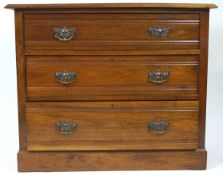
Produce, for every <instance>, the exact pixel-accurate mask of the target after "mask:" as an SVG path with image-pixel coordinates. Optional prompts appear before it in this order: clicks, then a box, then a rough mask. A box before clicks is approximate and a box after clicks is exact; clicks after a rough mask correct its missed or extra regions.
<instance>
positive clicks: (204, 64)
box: [198, 10, 209, 148]
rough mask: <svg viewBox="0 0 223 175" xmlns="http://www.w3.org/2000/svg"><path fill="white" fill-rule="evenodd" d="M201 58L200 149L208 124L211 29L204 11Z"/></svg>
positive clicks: (199, 75) (202, 145) (203, 143)
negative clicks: (209, 37) (209, 43)
mask: <svg viewBox="0 0 223 175" xmlns="http://www.w3.org/2000/svg"><path fill="white" fill-rule="evenodd" d="M200 18H201V29H200V38H201V43H202V44H201V46H200V50H201V53H200V57H199V73H198V86H199V88H198V93H199V102H200V114H199V136H198V138H199V147H200V148H204V147H205V123H206V96H207V95H206V93H207V73H208V29H209V11H208V10H206V11H203V12H202V13H201V15H200Z"/></svg>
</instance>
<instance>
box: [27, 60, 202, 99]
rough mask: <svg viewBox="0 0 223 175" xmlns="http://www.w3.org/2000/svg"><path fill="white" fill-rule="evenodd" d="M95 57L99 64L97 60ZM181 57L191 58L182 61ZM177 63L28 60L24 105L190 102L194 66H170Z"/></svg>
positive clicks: (194, 92)
mask: <svg viewBox="0 0 223 175" xmlns="http://www.w3.org/2000/svg"><path fill="white" fill-rule="evenodd" d="M101 58H102V59H104V60H103V61H102V60H100V59H101ZM183 58H184V59H187V60H189V59H192V58H193V59H196V58H195V57H185V56H184V57H183ZM183 58H181V57H174V58H173V59H172V61H171V60H169V61H162V59H163V60H164V59H166V60H168V59H171V58H170V57H166V58H165V57H161V58H160V57H140V56H138V57H129V58H128V57H127V56H126V57H121V56H119V57H118V56H116V57H105V56H104V57H93V56H92V57H86V56H83V57H81V56H77V57H74V56H72V57H64V56H63V57H28V58H27V65H26V80H27V83H26V85H27V98H28V99H29V100H35V99H38V100H131V99H132V100H149V99H180V98H196V95H197V68H198V65H197V61H196V60H194V61H176V60H177V59H183ZM158 59H161V60H160V61H159V60H158ZM174 59H175V61H174ZM127 60H128V61H127ZM140 60H141V61H140ZM149 60H150V61H149ZM152 60H156V61H152Z"/></svg>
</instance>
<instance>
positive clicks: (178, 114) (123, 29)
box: [6, 4, 216, 171]
mask: <svg viewBox="0 0 223 175" xmlns="http://www.w3.org/2000/svg"><path fill="white" fill-rule="evenodd" d="M215 7H216V6H215V5H213V4H58V5H49V4H48V5H29V4H23V5H8V6H6V8H13V9H15V28H16V60H17V77H18V107H19V138H20V150H19V153H18V169H19V171H71V170H145V169H205V168H206V158H207V153H206V150H205V108H206V87H207V85H206V84H207V62H208V61H207V60H208V18H209V9H210V8H215Z"/></svg>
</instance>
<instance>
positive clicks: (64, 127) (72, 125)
mask: <svg viewBox="0 0 223 175" xmlns="http://www.w3.org/2000/svg"><path fill="white" fill-rule="evenodd" d="M55 127H56V130H57V131H59V132H60V133H62V134H66V135H68V134H72V133H73V132H74V130H75V129H76V128H77V123H76V122H56V123H55Z"/></svg>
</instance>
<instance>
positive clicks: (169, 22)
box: [25, 14, 199, 51]
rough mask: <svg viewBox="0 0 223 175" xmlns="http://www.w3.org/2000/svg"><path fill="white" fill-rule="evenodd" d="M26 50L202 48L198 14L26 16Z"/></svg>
mask: <svg viewBox="0 0 223 175" xmlns="http://www.w3.org/2000/svg"><path fill="white" fill-rule="evenodd" d="M25 47H26V50H55V49H56V50H74V51H121V50H125V51H127V50H131V51H134V50H135V51H139V50H153V49H165V50H166V49H197V48H199V14H26V15H25Z"/></svg>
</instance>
